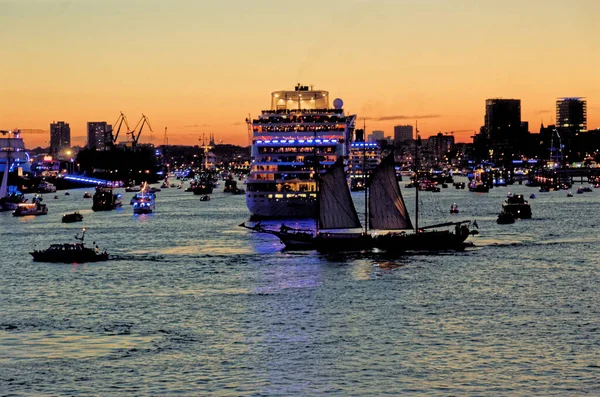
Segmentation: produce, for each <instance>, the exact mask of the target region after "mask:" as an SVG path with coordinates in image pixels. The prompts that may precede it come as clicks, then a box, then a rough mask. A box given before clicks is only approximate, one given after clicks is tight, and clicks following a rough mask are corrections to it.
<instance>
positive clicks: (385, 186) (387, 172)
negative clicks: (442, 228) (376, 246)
mask: <svg viewBox="0 0 600 397" xmlns="http://www.w3.org/2000/svg"><path fill="white" fill-rule="evenodd" d="M369 222H370V227H371V229H377V230H398V229H412V228H413V226H412V223H411V221H410V216H409V214H408V211H407V210H406V205H405V204H404V199H403V198H402V193H401V192H400V187H399V186H398V181H397V180H396V170H395V169H394V155H393V154H391V155H389V156H387V157H386V158H385V159H383V161H382V162H381V163H380V164H379V165H378V166H377V168H376V169H375V171H374V173H373V177H372V179H371V185H370V187H369Z"/></svg>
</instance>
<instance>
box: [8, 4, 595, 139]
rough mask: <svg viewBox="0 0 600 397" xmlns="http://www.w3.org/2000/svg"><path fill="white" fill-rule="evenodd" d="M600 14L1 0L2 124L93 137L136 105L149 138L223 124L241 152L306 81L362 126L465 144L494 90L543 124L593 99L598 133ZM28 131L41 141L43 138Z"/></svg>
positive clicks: (541, 7)
mask: <svg viewBox="0 0 600 397" xmlns="http://www.w3.org/2000/svg"><path fill="white" fill-rule="evenodd" d="M167 6H168V7H167ZM315 9H318V10H319V12H315V11H314V10H315ZM599 13H600V5H599V4H597V3H596V2H594V1H591V0H581V1H579V2H577V3H576V4H565V3H562V2H559V1H543V2H542V1H529V2H527V3H526V4H521V3H519V2H517V1H514V0H509V1H506V2H504V3H503V4H502V8H501V9H500V8H498V6H494V5H493V4H480V3H478V2H472V1H466V0H465V1H458V0H457V1H454V2H442V1H439V0H438V1H433V0H429V1H423V2H415V1H398V2H387V1H364V0H354V1H331V2H328V3H327V4H323V3H322V2H321V3H320V2H316V1H305V2H303V4H302V6H300V5H299V4H297V3H291V2H290V3H289V4H285V3H284V4H281V2H279V3H278V2H274V1H268V0H263V1H256V2H244V1H234V0H228V1H222V2H192V1H187V0H181V1H175V2H166V1H157V0H149V1H144V2H140V1H123V2H119V3H118V12H117V7H116V3H115V2H102V1H97V0H86V1H79V2H74V1H52V0H51V1H45V2H34V1H19V2H16V1H14V2H12V1H8V2H6V1H4V2H0V23H1V25H0V26H2V27H1V28H0V29H3V30H4V33H5V34H3V35H1V36H0V42H2V45H3V49H4V52H3V55H4V58H5V59H7V60H10V62H4V63H3V66H2V69H3V73H2V75H3V76H5V81H3V84H2V86H1V87H0V109H1V110H0V129H10V128H21V129H42V130H45V131H48V130H49V125H50V124H51V123H52V122H53V121H55V120H64V121H65V122H67V123H69V124H70V126H71V141H72V144H73V145H80V146H83V145H84V144H85V141H86V138H85V136H86V126H87V123H88V122H93V121H106V122H107V123H108V124H113V123H114V121H115V120H116V119H117V117H118V116H119V114H120V112H121V111H123V112H124V113H125V114H126V115H127V117H128V118H129V120H130V122H131V124H132V127H133V125H135V121H136V120H137V119H138V118H139V117H140V115H141V114H142V113H143V114H145V115H147V116H148V118H149V119H150V122H151V124H152V127H153V129H154V132H153V133H150V131H149V130H148V129H146V130H144V133H143V135H142V136H141V139H140V142H142V143H144V142H149V139H150V137H151V134H152V135H153V138H154V140H153V143H155V144H157V145H158V144H162V143H163V134H164V129H165V127H168V140H169V144H190V145H194V144H199V143H200V142H199V141H198V139H201V137H202V135H203V134H205V135H208V134H214V135H215V137H216V139H217V140H222V141H224V142H227V143H233V144H238V145H243V146H245V145H247V144H248V136H247V127H246V125H245V122H244V119H245V118H246V117H248V114H250V115H251V116H252V117H256V116H257V115H258V114H259V112H260V110H263V109H266V108H268V107H269V94H270V93H271V92H273V91H276V90H282V89H292V88H293V87H294V86H295V85H296V84H297V83H302V84H307V85H314V86H315V88H317V89H323V90H328V91H329V92H330V98H331V100H333V98H337V97H340V98H342V99H343V100H344V108H345V110H346V111H347V112H350V113H354V114H357V115H358V120H359V121H360V122H359V123H358V124H359V125H360V126H362V124H363V123H362V119H366V126H367V133H368V132H369V131H372V130H383V131H384V132H385V135H391V134H392V132H393V127H394V126H395V125H403V124H411V125H414V121H415V120H418V123H419V131H420V132H421V134H422V135H423V136H431V135H435V134H437V133H438V132H440V131H441V132H454V135H455V138H456V140H457V142H470V141H471V138H470V137H471V136H472V135H473V134H475V133H478V132H479V128H480V127H481V126H482V125H484V115H485V101H486V100H487V99H489V98H516V99H520V100H521V111H522V114H521V116H522V120H524V121H528V122H529V125H530V130H531V131H534V132H537V128H538V127H537V126H539V125H540V124H541V123H542V122H543V123H544V124H553V123H554V122H555V121H556V120H555V118H556V114H555V106H556V100H557V98H560V97H571V96H581V97H585V98H586V101H587V106H588V108H587V113H588V115H587V117H588V118H587V125H588V129H590V130H591V129H594V128H598V127H600V78H599V77H597V74H596V73H595V71H594V67H595V66H596V65H597V64H598V60H599V58H600V56H599V55H598V51H597V44H596V41H595V37H598V36H599V33H600V27H598V26H596V24H595V23H594V17H595V16H596V15H599ZM92 16H93V17H94V18H96V19H95V20H98V21H104V22H103V24H105V25H106V26H110V29H99V28H98V26H100V25H99V24H97V23H89V20H90V18H91V17H92ZM294 26H295V27H296V28H295V29H292V28H293V27H294ZM315 26H318V27H319V29H316V31H315V29H313V28H314V27H315ZM305 27H306V28H305ZM558 49H563V50H564V49H567V50H568V51H562V50H561V52H560V56H557V55H555V54H556V53H557V51H558ZM569 54H577V55H576V56H575V55H569ZM23 138H24V139H25V141H26V142H27V146H28V147H32V146H47V145H48V143H47V142H48V141H49V132H48V134H40V133H37V134H29V135H28V134H26V133H25V134H23Z"/></svg>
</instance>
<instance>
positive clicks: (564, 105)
mask: <svg viewBox="0 0 600 397" xmlns="http://www.w3.org/2000/svg"><path fill="white" fill-rule="evenodd" d="M556 128H557V129H558V131H559V132H565V133H567V134H569V135H571V136H574V135H577V134H578V133H580V132H586V131H587V104H586V101H585V99H584V98H578V97H572V98H558V99H557V100H556Z"/></svg>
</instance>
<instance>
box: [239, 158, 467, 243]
mask: <svg viewBox="0 0 600 397" xmlns="http://www.w3.org/2000/svg"><path fill="white" fill-rule="evenodd" d="M416 192H417V193H416V194H417V197H416V200H415V202H416V203H417V204H416V205H417V206H416V209H415V225H414V227H413V223H412V221H411V218H410V215H409V213H408V210H407V208H406V205H405V202H404V199H403V197H402V193H401V191H400V187H399V185H398V181H397V180H396V170H395V167H394V158H393V154H391V155H389V156H387V157H386V158H385V159H384V160H383V161H382V162H381V163H380V164H379V165H378V166H377V168H376V169H375V171H374V172H373V175H372V177H371V181H370V183H369V184H368V190H367V192H366V193H368V197H367V199H368V211H367V212H368V216H366V217H365V219H367V223H366V224H365V225H364V228H363V226H362V225H361V223H360V220H359V218H358V214H357V212H356V208H355V207H354V203H353V201H352V197H351V195H350V190H349V188H348V184H347V182H346V177H345V173H344V166H343V162H342V161H341V160H340V161H338V162H336V164H335V165H334V166H332V167H331V168H330V169H329V170H328V171H327V172H326V173H325V174H324V175H323V177H322V178H321V179H320V181H319V190H318V196H317V198H318V203H319V205H318V211H319V214H318V217H317V223H316V228H315V231H314V232H312V231H308V230H298V229H292V228H289V227H285V226H284V225H282V227H281V228H280V229H279V230H269V229H267V228H264V227H262V226H261V225H260V224H257V225H255V226H252V227H250V226H246V225H245V224H242V225H240V226H243V227H246V228H248V229H251V230H254V231H257V232H262V233H269V234H273V235H275V236H277V237H279V239H280V240H281V241H282V242H283V244H285V246H286V248H291V249H300V248H301V249H316V250H318V251H334V252H343V251H356V250H367V249H372V248H376V249H379V250H383V251H387V252H395V253H402V252H405V251H414V250H417V251H424V250H425V251H441V250H462V249H464V242H465V240H466V239H467V237H468V236H469V234H471V233H470V231H469V225H470V223H471V222H470V221H460V222H447V223H441V224H436V225H431V226H425V227H419V224H418V201H419V200H418V186H417V187H416ZM452 226H453V227H454V231H451V230H447V229H442V228H447V227H452ZM357 229H358V231H357Z"/></svg>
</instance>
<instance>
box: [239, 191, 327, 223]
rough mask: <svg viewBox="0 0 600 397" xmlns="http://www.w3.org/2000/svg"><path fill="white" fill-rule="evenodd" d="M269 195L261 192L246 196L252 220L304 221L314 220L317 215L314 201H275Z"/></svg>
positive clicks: (297, 199)
mask: <svg viewBox="0 0 600 397" xmlns="http://www.w3.org/2000/svg"><path fill="white" fill-rule="evenodd" d="M268 195H269V193H260V192H252V193H248V194H246V205H247V206H248V209H249V210H250V213H251V214H252V219H285V218H294V219H296V218H299V219H302V218H314V217H315V216H316V214H317V203H316V201H315V200H314V199H310V200H308V199H306V198H293V197H286V198H282V199H274V198H268ZM289 195H290V194H288V196H289ZM260 196H263V197H260Z"/></svg>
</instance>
